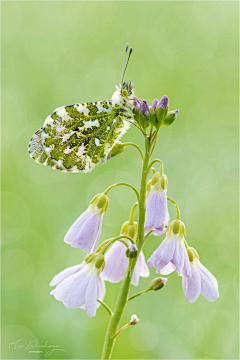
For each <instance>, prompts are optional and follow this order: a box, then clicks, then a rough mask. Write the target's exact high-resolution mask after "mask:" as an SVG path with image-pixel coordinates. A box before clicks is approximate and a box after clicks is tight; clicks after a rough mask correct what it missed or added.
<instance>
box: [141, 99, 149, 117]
mask: <svg viewBox="0 0 240 360" xmlns="http://www.w3.org/2000/svg"><path fill="white" fill-rule="evenodd" d="M140 111H141V113H142V114H143V115H145V116H147V115H149V114H150V110H149V106H148V103H147V100H143V101H141V103H140Z"/></svg>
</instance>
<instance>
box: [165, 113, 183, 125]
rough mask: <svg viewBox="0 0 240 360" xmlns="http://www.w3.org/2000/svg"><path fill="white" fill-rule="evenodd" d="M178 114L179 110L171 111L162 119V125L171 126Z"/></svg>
mask: <svg viewBox="0 0 240 360" xmlns="http://www.w3.org/2000/svg"><path fill="white" fill-rule="evenodd" d="M178 113H179V110H173V111H170V112H169V113H168V115H167V117H166V119H164V121H163V125H167V126H169V125H171V124H172V123H173V122H174V120H175V119H176V117H177V115H178Z"/></svg>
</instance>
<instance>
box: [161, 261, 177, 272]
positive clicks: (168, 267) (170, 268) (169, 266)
mask: <svg viewBox="0 0 240 360" xmlns="http://www.w3.org/2000/svg"><path fill="white" fill-rule="evenodd" d="M174 270H176V266H175V265H174V264H173V263H172V262H171V261H170V262H169V263H168V264H167V265H166V266H164V267H163V268H162V269H160V270H159V271H157V273H159V274H162V275H168V274H171V273H172V272H173V271H174Z"/></svg>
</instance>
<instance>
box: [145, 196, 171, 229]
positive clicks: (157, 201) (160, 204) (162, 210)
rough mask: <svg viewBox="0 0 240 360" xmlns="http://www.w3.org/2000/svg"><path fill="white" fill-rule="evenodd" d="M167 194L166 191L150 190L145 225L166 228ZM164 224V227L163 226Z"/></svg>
mask: <svg viewBox="0 0 240 360" xmlns="http://www.w3.org/2000/svg"><path fill="white" fill-rule="evenodd" d="M167 212H168V210H167V194H166V192H165V191H161V192H156V191H155V190H152V189H151V191H150V193H149V196H148V198H147V204H146V217H145V225H144V226H145V227H150V228H154V229H160V228H161V231H162V230H163V228H164V226H163V225H164V222H165V219H166V216H167ZM162 226H163V227H162Z"/></svg>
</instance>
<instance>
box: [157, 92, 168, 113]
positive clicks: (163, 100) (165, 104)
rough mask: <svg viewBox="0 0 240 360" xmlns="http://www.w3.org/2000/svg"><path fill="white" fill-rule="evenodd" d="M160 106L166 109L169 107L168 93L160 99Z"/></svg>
mask: <svg viewBox="0 0 240 360" xmlns="http://www.w3.org/2000/svg"><path fill="white" fill-rule="evenodd" d="M158 107H159V108H160V107H162V108H163V109H164V110H167V108H168V97H167V95H163V97H162V98H161V99H160V101H159V103H158Z"/></svg>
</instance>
